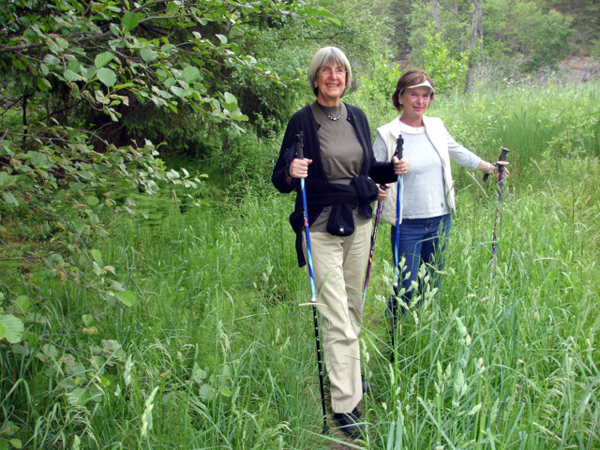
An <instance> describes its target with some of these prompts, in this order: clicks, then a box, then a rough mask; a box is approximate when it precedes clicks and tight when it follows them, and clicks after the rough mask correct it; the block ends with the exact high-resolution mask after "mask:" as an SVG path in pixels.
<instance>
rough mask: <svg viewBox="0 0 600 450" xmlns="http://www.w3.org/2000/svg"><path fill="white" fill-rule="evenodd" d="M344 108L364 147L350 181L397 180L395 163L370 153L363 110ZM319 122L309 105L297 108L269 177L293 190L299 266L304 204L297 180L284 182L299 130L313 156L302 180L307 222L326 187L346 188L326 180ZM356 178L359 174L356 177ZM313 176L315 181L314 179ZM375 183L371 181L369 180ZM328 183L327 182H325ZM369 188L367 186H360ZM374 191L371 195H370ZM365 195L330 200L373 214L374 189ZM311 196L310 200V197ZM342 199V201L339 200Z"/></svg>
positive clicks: (283, 188)
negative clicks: (359, 169) (357, 171)
mask: <svg viewBox="0 0 600 450" xmlns="http://www.w3.org/2000/svg"><path fill="white" fill-rule="evenodd" d="M345 105H346V109H347V110H348V122H350V124H351V125H352V127H353V128H354V130H355V132H356V136H357V138H358V141H359V143H360V145H361V147H362V149H363V156H364V158H363V165H362V167H361V171H360V178H361V179H362V181H361V182H358V180H356V181H357V183H354V182H353V183H352V184H353V185H360V186H363V187H365V186H366V184H367V183H366V182H365V179H366V178H370V179H372V180H374V181H375V182H377V183H393V182H395V181H397V179H398V177H397V176H396V174H395V173H394V166H393V164H392V163H390V162H377V161H376V160H375V156H374V155H373V147H372V146H371V132H370V129H369V123H368V121H367V117H366V116H365V113H364V112H363V111H362V110H361V109H360V108H358V107H356V106H352V105H349V104H347V103H345ZM319 127H320V125H319V124H318V123H317V121H316V120H315V118H314V116H313V114H312V110H311V108H310V105H307V106H305V107H304V108H302V109H300V110H299V111H297V112H296V113H295V114H294V115H293V116H292V117H291V119H290V121H289V122H288V125H287V128H286V131H285V135H284V137H283V142H282V144H281V149H280V151H279V158H278V160H277V163H276V164H275V168H274V169H273V174H272V176H271V180H272V182H273V184H274V185H275V187H276V188H277V189H278V190H279V191H280V192H282V193H289V192H292V191H293V190H295V191H296V192H297V195H296V203H295V209H294V212H292V214H291V215H290V224H291V225H292V228H293V229H294V231H295V232H296V253H297V256H298V265H299V266H300V267H302V266H304V265H305V264H306V261H305V259H304V253H303V252H302V229H303V206H302V195H301V192H300V182H299V180H298V179H297V178H294V179H293V180H292V181H291V183H288V182H287V171H288V167H289V165H290V163H291V162H292V160H293V159H294V157H295V156H296V155H295V146H294V138H295V136H296V135H298V134H299V133H300V132H302V134H303V140H304V157H305V158H309V159H312V160H313V162H312V164H311V165H310V166H309V167H308V177H307V178H306V180H305V186H306V194H307V204H308V211H307V213H308V219H309V226H310V225H311V224H312V223H314V221H315V219H316V218H317V217H318V216H319V214H320V213H321V211H322V210H323V207H324V206H325V205H324V204H323V197H327V196H328V191H330V190H333V189H335V188H340V189H344V188H345V189H347V187H342V186H341V185H339V184H334V183H329V180H328V179H327V176H326V175H325V171H324V169H323V163H322V161H321V153H320V143H319V135H318V130H319ZM357 178H359V177H357ZM313 180H314V182H313ZM371 183H372V184H373V186H374V183H373V182H372V181H371ZM328 185H329V186H328ZM363 190H366V191H368V189H363ZM373 194H374V197H373ZM364 195H366V197H367V198H366V199H365V198H364V197H362V198H361V197H359V196H358V193H357V194H356V196H354V198H352V196H348V195H344V196H340V197H338V198H339V200H338V201H337V202H335V201H334V202H333V203H329V204H333V206H334V207H335V205H336V204H344V205H346V207H347V206H349V205H352V203H358V204H359V213H360V214H361V215H363V216H365V217H367V218H371V217H372V214H373V213H372V208H371V205H370V202H372V201H374V200H375V199H376V198H377V190H376V188H375V190H372V189H371V190H370V195H369V194H364ZM311 200H312V201H311ZM340 200H341V201H340Z"/></svg>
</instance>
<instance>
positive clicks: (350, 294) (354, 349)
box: [304, 221, 371, 413]
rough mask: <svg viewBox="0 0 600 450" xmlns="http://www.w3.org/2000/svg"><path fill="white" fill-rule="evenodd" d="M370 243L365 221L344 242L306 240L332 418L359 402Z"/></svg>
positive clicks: (321, 235) (321, 236)
mask: <svg viewBox="0 0 600 450" xmlns="http://www.w3.org/2000/svg"><path fill="white" fill-rule="evenodd" d="M370 241H371V222H370V221H369V222H366V223H364V224H362V225H358V226H356V228H355V230H354V233H353V234H352V235H351V236H347V237H340V236H333V235H331V234H329V233H327V232H314V233H311V234H310V243H311V254H312V260H313V275H314V279H315V286H316V288H317V303H318V310H319V313H320V314H321V317H322V322H321V330H322V333H323V335H322V339H323V351H324V353H325V364H326V367H327V372H328V376H329V384H330V391H331V409H332V410H333V412H336V413H348V412H351V411H352V410H353V409H354V408H355V407H356V406H357V405H358V403H359V402H360V401H361V400H362V397H363V393H362V382H361V370H360V345H359V342H358V335H359V333H360V329H361V321H362V292H363V285H364V277H365V271H366V270H367V264H368V258H369V246H370ZM304 252H305V253H306V236H304Z"/></svg>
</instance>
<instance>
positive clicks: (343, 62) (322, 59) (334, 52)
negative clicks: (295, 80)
mask: <svg viewBox="0 0 600 450" xmlns="http://www.w3.org/2000/svg"><path fill="white" fill-rule="evenodd" d="M331 63H334V64H339V65H340V66H344V68H345V69H346V89H344V92H343V93H342V96H343V95H344V94H345V93H346V91H347V90H348V87H349V86H350V83H351V82H352V68H351V67H350V61H348V58H347V57H346V55H345V54H344V52H343V51H341V50H340V49H339V48H337V47H323V48H322V49H321V50H319V51H318V52H317V53H315V56H313V58H312V61H311V62H310V65H309V66H308V86H309V87H310V88H311V89H312V91H313V93H314V94H315V96H316V95H318V94H319V90H318V89H317V87H316V86H315V81H316V79H317V70H319V69H320V68H321V67H323V66H327V65H329V64H331Z"/></svg>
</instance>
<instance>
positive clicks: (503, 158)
mask: <svg viewBox="0 0 600 450" xmlns="http://www.w3.org/2000/svg"><path fill="white" fill-rule="evenodd" d="M509 151H510V150H509V149H507V148H503V149H502V152H501V153H500V156H499V157H498V161H506V155H507V153H508V152H509ZM494 165H495V166H496V167H497V168H498V203H497V204H496V218H495V219H494V233H493V238H492V258H491V259H490V263H492V262H493V261H494V256H495V254H496V238H497V233H496V226H497V224H498V216H499V215H500V202H501V201H502V184H503V183H502V179H503V178H504V165H502V164H498V163H496V164H494ZM487 178H488V174H487V173H486V174H485V175H484V176H483V181H486V180H487Z"/></svg>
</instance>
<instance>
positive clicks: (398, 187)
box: [394, 134, 404, 287]
mask: <svg viewBox="0 0 600 450" xmlns="http://www.w3.org/2000/svg"><path fill="white" fill-rule="evenodd" d="M403 146H404V139H403V138H402V134H400V135H399V136H398V140H397V147H396V152H395V153H394V156H397V157H398V159H402V152H403ZM401 213H402V175H398V179H397V184H396V229H395V233H396V239H395V245H394V270H395V271H396V277H395V283H396V287H399V284H400V283H399V281H398V280H399V277H400V275H399V267H398V266H399V265H400V258H399V256H400V255H399V247H400V224H401V223H402V218H401Z"/></svg>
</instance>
